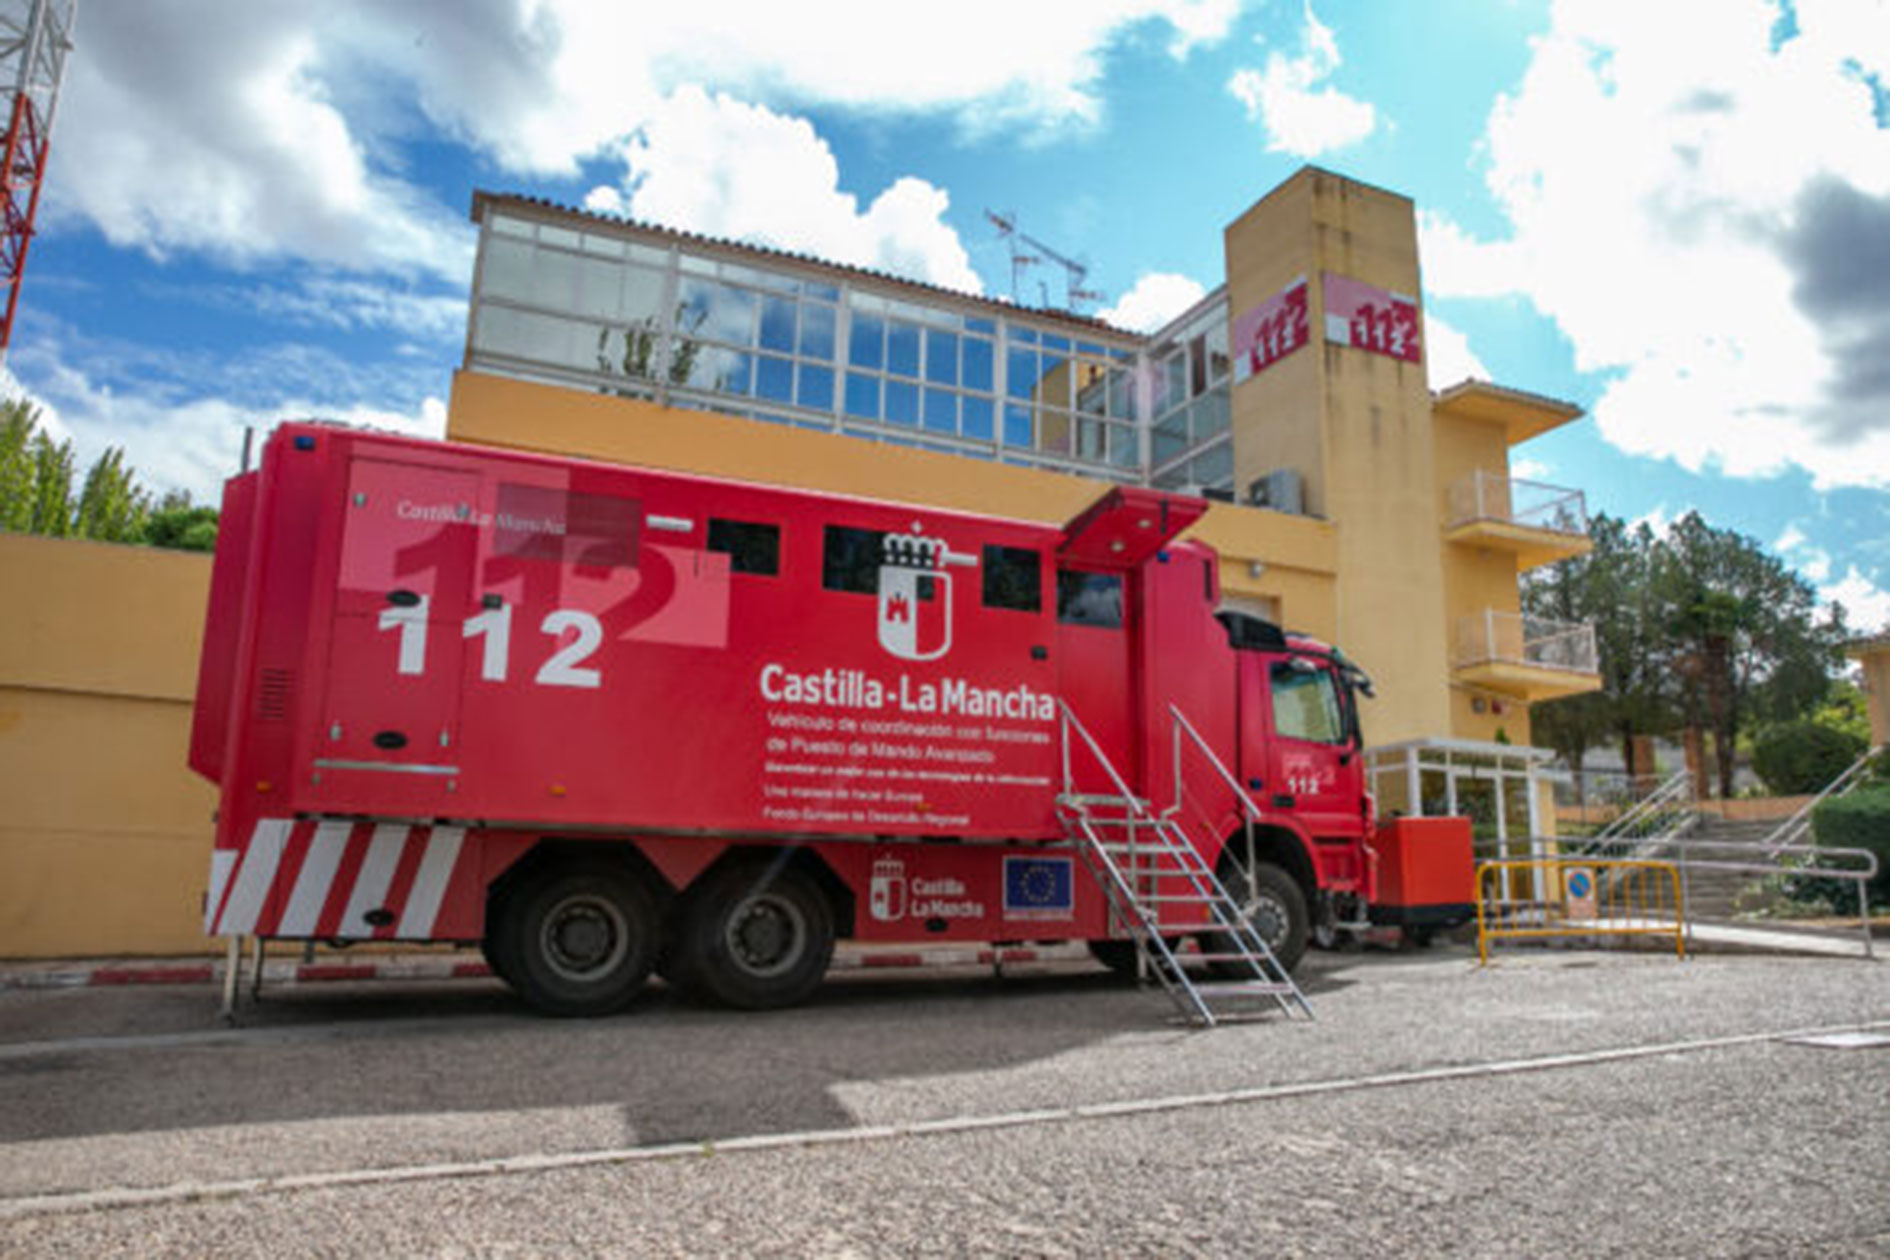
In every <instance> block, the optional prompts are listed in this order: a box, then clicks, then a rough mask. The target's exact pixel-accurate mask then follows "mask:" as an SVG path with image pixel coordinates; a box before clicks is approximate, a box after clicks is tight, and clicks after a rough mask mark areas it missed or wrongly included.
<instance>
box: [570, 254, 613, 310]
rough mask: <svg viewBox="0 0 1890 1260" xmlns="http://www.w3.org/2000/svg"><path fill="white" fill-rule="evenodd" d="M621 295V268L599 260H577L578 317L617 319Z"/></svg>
mask: <svg viewBox="0 0 1890 1260" xmlns="http://www.w3.org/2000/svg"><path fill="white" fill-rule="evenodd" d="M622 294H623V268H622V267H621V266H619V265H618V264H616V263H614V262H606V261H605V260H604V259H601V258H581V259H579V260H578V300H577V311H578V314H580V315H591V316H594V317H596V318H598V319H615V318H617V307H618V305H619V304H620V302H621V299H622Z"/></svg>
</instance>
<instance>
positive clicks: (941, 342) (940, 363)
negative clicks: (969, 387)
mask: <svg viewBox="0 0 1890 1260" xmlns="http://www.w3.org/2000/svg"><path fill="white" fill-rule="evenodd" d="M925 379H926V380H928V381H930V382H932V383H933V384H934V385H956V384H958V337H957V335H956V334H954V333H948V332H940V331H938V330H937V329H936V328H928V329H926V331H925Z"/></svg>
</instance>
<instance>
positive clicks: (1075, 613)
mask: <svg viewBox="0 0 1890 1260" xmlns="http://www.w3.org/2000/svg"><path fill="white" fill-rule="evenodd" d="M1057 620H1058V621H1061V622H1063V623H1064V624H1065V625H1072V626H1098V627H1101V628H1103V629H1105V630H1114V629H1120V628H1121V626H1122V579H1121V578H1120V577H1119V576H1117V575H1116V574H1113V573H1078V572H1075V571H1074V570H1071V569H1058V570H1057Z"/></svg>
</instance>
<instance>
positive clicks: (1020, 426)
mask: <svg viewBox="0 0 1890 1260" xmlns="http://www.w3.org/2000/svg"><path fill="white" fill-rule="evenodd" d="M1004 444H1005V445H1006V446H1030V445H1031V444H1032V434H1031V424H1030V408H1028V407H1020V406H1018V405H1017V404H1016V403H1005V404H1004Z"/></svg>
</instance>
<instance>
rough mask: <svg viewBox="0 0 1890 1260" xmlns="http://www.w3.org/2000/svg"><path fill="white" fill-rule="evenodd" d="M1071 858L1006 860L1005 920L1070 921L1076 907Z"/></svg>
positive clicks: (1011, 858) (1014, 858)
mask: <svg viewBox="0 0 1890 1260" xmlns="http://www.w3.org/2000/svg"><path fill="white" fill-rule="evenodd" d="M1071 860H1072V859H1070V858H1066V857H1057V858H1038V857H1007V858H1005V859H1004V917H1005V918H1007V919H1067V918H1069V917H1070V915H1071V913H1072V911H1074V909H1075V907H1076V890H1075V886H1074V882H1073V881H1074V877H1073V873H1072V871H1071V869H1070V863H1071Z"/></svg>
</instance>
